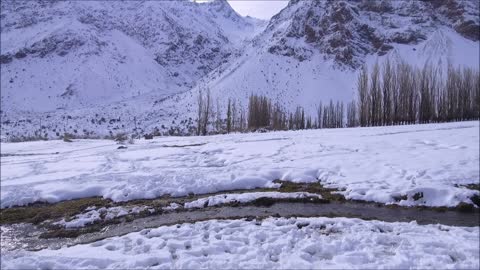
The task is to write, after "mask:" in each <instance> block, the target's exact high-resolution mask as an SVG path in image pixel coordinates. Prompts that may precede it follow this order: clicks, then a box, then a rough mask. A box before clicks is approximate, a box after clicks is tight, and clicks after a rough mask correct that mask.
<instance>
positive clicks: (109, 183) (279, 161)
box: [1, 122, 480, 208]
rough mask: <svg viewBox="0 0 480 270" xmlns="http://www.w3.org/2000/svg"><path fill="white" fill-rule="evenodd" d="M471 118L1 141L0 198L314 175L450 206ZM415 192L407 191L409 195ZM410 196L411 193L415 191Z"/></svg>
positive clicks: (347, 190)
mask: <svg viewBox="0 0 480 270" xmlns="http://www.w3.org/2000/svg"><path fill="white" fill-rule="evenodd" d="M478 131H479V123H478V122H463V123H449V124H430V125H414V126H395V127H377V128H351V129H337V130H308V131H298V132H294V131H290V132H272V133H264V134H247V135H245V134H231V135H218V136H206V137H164V138H156V139H154V140H152V141H150V140H138V141H136V142H135V144H133V145H128V149H117V147H118V145H117V144H115V143H114V142H113V141H109V140H79V141H75V142H73V143H65V142H63V141H53V140H52V141H47V142H23V143H2V144H1V149H2V157H1V164H2V174H1V207H2V208H3V207H9V206H13V205H23V204H27V203H32V202H35V201H48V202H58V201H62V200H68V199H74V198H83V197H91V196H103V197H104V198H110V199H113V200H115V201H126V200H133V199H139V198H156V197H160V196H162V195H166V194H170V195H173V196H184V195H188V194H189V193H190V192H193V193H196V194H202V193H212V192H219V191H224V190H233V189H253V188H257V187H278V185H279V184H275V183H274V180H276V179H281V180H287V181H294V182H316V181H320V183H321V184H323V185H325V186H326V187H330V188H334V189H338V190H340V192H341V194H343V195H345V197H346V198H348V199H357V200H367V201H375V202H380V203H387V204H390V203H395V204H400V205H426V206H456V205H457V204H458V203H460V202H466V203H471V200H470V197H472V196H473V195H475V194H479V193H478V191H475V190H470V189H467V188H464V187H463V186H464V185H467V184H471V183H478V179H479V177H480V175H479V168H478V164H479V144H478V141H479V133H478ZM417 193H419V194H420V193H421V194H422V196H420V198H416V199H415V197H416V196H415V194H417ZM417 197H418V196H417Z"/></svg>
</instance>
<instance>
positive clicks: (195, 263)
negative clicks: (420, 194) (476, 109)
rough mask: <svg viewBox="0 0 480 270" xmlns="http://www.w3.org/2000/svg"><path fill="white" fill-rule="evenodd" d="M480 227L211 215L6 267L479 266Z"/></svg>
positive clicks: (21, 257)
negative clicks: (479, 241)
mask: <svg viewBox="0 0 480 270" xmlns="http://www.w3.org/2000/svg"><path fill="white" fill-rule="evenodd" d="M479 236H480V235H479V228H478V227H473V228H462V227H449V226H443V225H427V226H420V225H417V224H416V223H415V222H411V223H385V222H379V221H362V220H359V219H346V218H334V219H332V218H298V219H297V218H290V219H285V218H278V219H277V218H268V219H266V220H263V221H245V220H221V221H218V220H211V221H205V222H198V223H194V224H182V225H174V226H164V227H159V228H156V229H147V230H143V231H140V232H135V233H130V234H127V235H125V236H121V237H114V238H109V239H105V240H102V241H98V242H94V243H92V244H87V245H77V246H72V247H63V248H61V249H59V250H48V249H46V250H41V251H38V252H26V251H13V252H4V253H3V254H2V261H1V266H2V269H7V268H8V269H28V268H41V269H96V268H106V269H114V268H121V269H133V268H142V269H145V268H151V269H167V268H168V269H169V268H176V269H200V268H202V269H203V268H213V269H226V268H229V269H232V268H235V269H238V268H247V269H262V268H275V269H278V268H282V269H300V268H315V269H325V268H335V269H344V268H361V269H372V268H375V269H376V268H390V269H426V268H431V269H478V268H479V246H478V238H479Z"/></svg>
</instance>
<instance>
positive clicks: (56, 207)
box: [0, 197, 113, 224]
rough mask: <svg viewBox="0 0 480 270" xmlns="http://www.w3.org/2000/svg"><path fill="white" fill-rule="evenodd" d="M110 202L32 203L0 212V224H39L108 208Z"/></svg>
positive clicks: (85, 200)
mask: <svg viewBox="0 0 480 270" xmlns="http://www.w3.org/2000/svg"><path fill="white" fill-rule="evenodd" d="M110 205H113V202H112V201H111V200H105V199H103V198H101V197H93V198H83V199H77V200H70V201H63V202H59V203H54V204H49V203H34V204H31V205H28V206H22V207H13V208H5V209H1V210H0V224H12V223H32V224H39V223H41V222H43V221H45V220H49V219H58V218H62V217H65V218H68V217H71V216H74V215H76V214H79V213H81V212H82V211H84V210H85V209H86V208H87V207H90V206H96V207H102V206H110Z"/></svg>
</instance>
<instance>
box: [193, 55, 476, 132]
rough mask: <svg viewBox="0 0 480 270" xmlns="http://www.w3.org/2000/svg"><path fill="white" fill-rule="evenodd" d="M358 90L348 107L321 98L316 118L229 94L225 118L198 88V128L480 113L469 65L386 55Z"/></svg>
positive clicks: (292, 126) (363, 74)
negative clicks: (441, 65) (417, 63)
mask: <svg viewBox="0 0 480 270" xmlns="http://www.w3.org/2000/svg"><path fill="white" fill-rule="evenodd" d="M357 90H358V97H357V99H356V100H353V101H352V102H350V103H348V104H347V106H346V108H345V107H344V104H343V102H338V101H337V102H334V101H332V100H330V102H329V103H326V104H322V103H319V104H318V106H317V113H316V116H315V117H314V118H312V117H311V116H310V115H306V114H305V110H304V109H303V108H302V107H297V108H296V110H295V111H294V112H288V111H287V110H286V109H285V108H284V107H283V106H282V105H281V104H280V103H278V102H276V103H273V102H272V100H271V99H270V98H268V97H266V96H261V95H251V96H250V98H249V101H248V107H247V109H246V110H245V109H244V108H243V107H242V105H241V104H239V103H237V102H236V101H235V100H231V99H229V100H228V104H227V109H226V115H225V117H224V116H223V114H222V113H221V111H220V107H221V106H220V104H219V101H218V100H217V105H216V107H217V110H216V112H214V110H213V109H212V107H213V104H212V97H211V95H210V91H208V90H207V91H200V92H199V96H198V118H197V119H198V120H197V130H196V133H197V135H207V134H209V133H230V132H238V131H239V132H245V131H252V130H258V129H266V130H300V129H316V128H341V127H356V126H381V125H402V124H415V123H431V122H448V121H463V120H474V119H479V116H480V115H479V110H480V73H479V71H474V70H472V69H469V68H463V69H461V68H457V69H454V68H452V67H449V68H448V70H447V72H446V75H445V76H443V74H442V72H441V70H440V69H437V68H435V67H433V66H431V65H425V66H424V67H423V68H421V69H419V68H415V67H413V66H411V65H409V64H406V63H397V64H392V63H391V62H390V61H388V60H387V61H386V62H385V63H384V64H383V65H382V66H380V65H378V64H375V65H374V66H373V68H372V70H371V71H370V72H369V71H368V70H367V68H365V67H364V68H362V70H361V71H360V73H359V76H358V81H357ZM209 125H210V126H211V127H212V129H211V130H210V131H209V130H208V129H209Z"/></svg>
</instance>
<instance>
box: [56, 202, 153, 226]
mask: <svg viewBox="0 0 480 270" xmlns="http://www.w3.org/2000/svg"><path fill="white" fill-rule="evenodd" d="M86 210H87V212H85V213H80V214H78V215H75V217H74V218H73V219H71V220H69V221H66V220H65V219H62V220H60V221H58V222H55V223H53V224H54V225H60V226H63V227H65V228H67V229H71V228H80V227H85V225H88V224H93V223H95V222H97V221H100V220H102V219H104V220H112V219H114V218H119V217H123V216H126V215H129V214H138V213H140V212H142V211H146V210H147V211H149V212H150V213H153V212H155V210H154V209H153V208H148V207H146V206H135V207H133V208H126V207H121V206H117V207H110V208H106V207H102V208H100V209H96V207H89V208H87V209H86Z"/></svg>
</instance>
